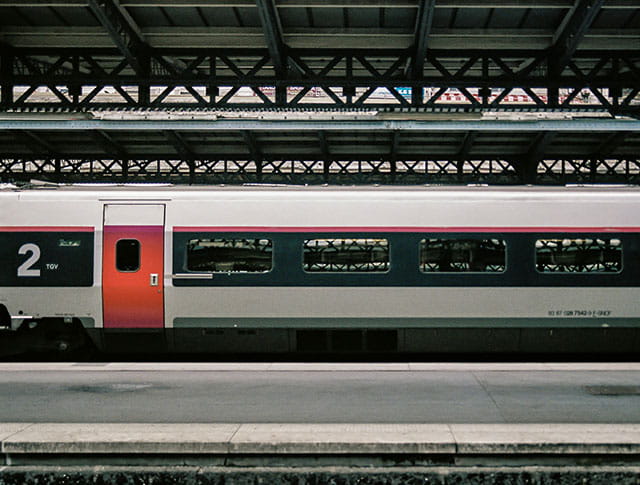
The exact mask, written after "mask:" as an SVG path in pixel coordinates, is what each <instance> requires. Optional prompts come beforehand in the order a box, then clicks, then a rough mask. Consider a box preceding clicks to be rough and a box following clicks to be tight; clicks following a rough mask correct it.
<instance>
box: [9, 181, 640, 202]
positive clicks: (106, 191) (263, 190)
mask: <svg viewBox="0 0 640 485" xmlns="http://www.w3.org/2000/svg"><path fill="white" fill-rule="evenodd" d="M2 193H4V194H7V193H14V194H15V193H18V194H23V195H25V194H34V195H35V194H43V195H44V194H50V195H52V194H53V193H56V194H59V195H60V196H62V197H64V196H63V195H62V194H68V195H71V194H75V195H72V197H79V198H83V199H85V198H94V197H92V196H95V198H103V197H104V198H111V197H126V198H127V199H129V200H130V199H131V198H135V197H141V198H154V197H163V198H166V197H171V198H174V197H177V198H182V197H185V198H193V197H196V198H199V197H200V196H204V197H216V196H217V195H220V196H224V195H223V194H230V193H234V194H245V195H249V194H252V195H251V196H252V197H253V196H256V195H257V196H259V195H260V194H265V195H266V194H270V196H273V195H274V194H282V195H285V196H286V195H293V194H298V195H302V194H308V195H311V194H315V195H320V194H328V193H330V194H333V195H335V196H345V195H349V194H351V195H356V194H357V195H358V196H361V195H362V196H366V195H369V196H375V195H376V194H377V195H380V196H383V194H387V195H391V194H394V195H395V196H397V195H398V194H405V195H407V196H410V197H416V196H418V197H419V196H426V197H431V196H435V197H440V196H442V197H447V196H470V195H473V196H477V197H480V198H482V197H505V198H510V197H518V196H527V197H531V196H533V197H536V196H550V197H564V196H575V195H578V194H580V195H581V196H582V195H583V196H588V194H592V195H600V196H602V195H612V196H613V195H616V194H620V195H622V194H624V196H626V197H628V196H629V195H631V194H640V187H638V186H635V185H601V184H598V185H572V186H563V187H558V186H548V187H545V186H495V185H492V186H488V185H466V186H441V185H422V186H415V185H412V186H400V185H397V186H393V185H380V186H376V185H366V186H333V185H331V186H327V185H312V186H311V185H310V186H301V185H268V184H251V185H193V186H188V185H171V184H113V185H111V184H60V185H58V184H49V183H34V184H29V185H23V186H15V185H12V184H0V194H2ZM385 196H386V195H384V196H383V197H385Z"/></svg>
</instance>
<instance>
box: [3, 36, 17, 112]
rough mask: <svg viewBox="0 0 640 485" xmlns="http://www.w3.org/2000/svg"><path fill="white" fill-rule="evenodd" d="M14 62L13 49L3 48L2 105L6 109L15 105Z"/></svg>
mask: <svg viewBox="0 0 640 485" xmlns="http://www.w3.org/2000/svg"><path fill="white" fill-rule="evenodd" d="M13 61H14V56H13V52H12V51H11V49H8V48H2V49H1V50H0V77H1V78H2V85H1V86H0V88H1V89H2V99H0V105H1V106H2V107H3V108H5V109H7V108H10V107H11V106H12V105H13Z"/></svg>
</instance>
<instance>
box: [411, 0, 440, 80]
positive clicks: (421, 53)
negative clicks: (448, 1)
mask: <svg viewBox="0 0 640 485" xmlns="http://www.w3.org/2000/svg"><path fill="white" fill-rule="evenodd" d="M435 3H436V1H435V0H420V7H419V8H418V15H417V20H416V29H415V34H414V35H415V40H414V53H413V63H412V65H411V77H412V78H413V79H420V78H421V77H422V75H423V73H424V64H425V61H426V57H427V48H428V45H429V42H428V39H429V33H430V32H431V24H432V23H433V12H434V9H435Z"/></svg>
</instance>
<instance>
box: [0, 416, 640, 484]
mask: <svg viewBox="0 0 640 485" xmlns="http://www.w3.org/2000/svg"><path fill="white" fill-rule="evenodd" d="M0 440H1V444H2V445H1V446H2V461H3V464H2V465H3V466H2V467H0V481H2V483H34V484H35V483H74V484H84V483H87V484H89V483H96V480H98V477H100V479H101V480H103V481H105V482H107V483H111V482H113V483H119V480H121V478H122V477H125V476H126V477H127V479H128V481H127V482H126V483H145V482H147V483H225V484H236V483H238V484H240V483H243V484H246V483H261V484H263V483H285V484H286V483H292V484H293V483H295V484H307V483H309V484H310V483H314V484H318V483H333V484H336V483H345V484H350V483H354V484H355V483H380V484H386V483H389V484H391V483H396V484H397V483H436V484H448V483H468V482H470V481H471V482H474V480H475V482H474V483H480V482H479V480H481V483H556V482H555V481H554V480H556V479H559V477H562V483H609V484H611V483H629V484H631V483H634V484H637V483H638V481H637V480H638V479H639V478H640V424H635V425H631V424H557V423H554V424H526V425H523V424H480V425H475V424H420V423H414V424H400V425H397V424H326V423H323V424H300V423H295V424H284V423H280V424H274V423H263V424H260V423H252V424H241V423H188V424H184V423H183V424H162V423H160V424H150V423H3V424H0ZM131 480H133V481H131Z"/></svg>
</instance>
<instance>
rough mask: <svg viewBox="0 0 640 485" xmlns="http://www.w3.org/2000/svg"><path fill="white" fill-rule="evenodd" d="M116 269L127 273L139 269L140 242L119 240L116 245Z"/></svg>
mask: <svg viewBox="0 0 640 485" xmlns="http://www.w3.org/2000/svg"><path fill="white" fill-rule="evenodd" d="M116 269H117V270H118V271H123V272H125V271H126V272H128V273H132V272H135V271H138V270H139V269H140V241H138V240H137V239H120V240H119V241H118V242H117V243H116Z"/></svg>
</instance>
